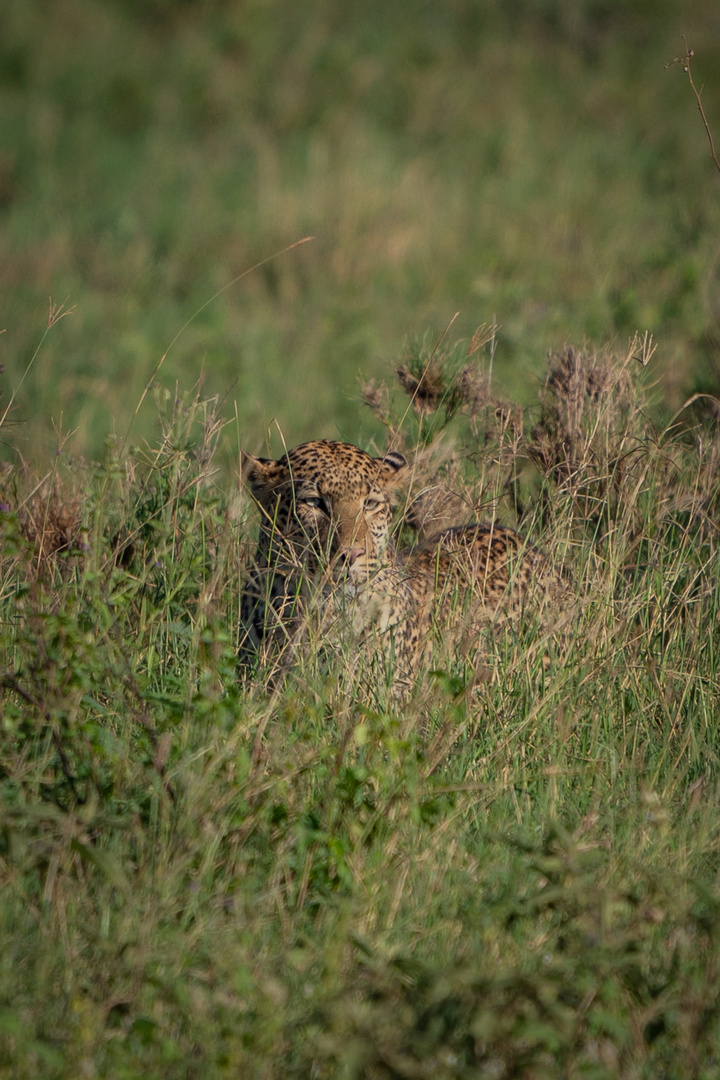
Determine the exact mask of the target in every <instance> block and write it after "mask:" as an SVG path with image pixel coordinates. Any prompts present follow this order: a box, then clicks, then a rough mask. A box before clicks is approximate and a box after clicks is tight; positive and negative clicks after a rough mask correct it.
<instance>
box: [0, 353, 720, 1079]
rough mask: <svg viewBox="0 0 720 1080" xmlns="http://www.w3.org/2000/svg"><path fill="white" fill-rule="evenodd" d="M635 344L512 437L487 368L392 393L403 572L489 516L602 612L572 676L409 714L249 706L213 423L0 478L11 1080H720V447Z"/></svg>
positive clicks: (310, 705)
mask: <svg viewBox="0 0 720 1080" xmlns="http://www.w3.org/2000/svg"><path fill="white" fill-rule="evenodd" d="M638 344H639V343H638V342H635V343H633V345H632V347H631V348H629V349H628V350H627V351H622V352H621V353H620V354H619V355H614V354H613V352H612V351H600V352H594V351H592V350H584V351H583V350H571V349H567V350H565V351H564V352H562V353H561V354H559V355H557V356H554V357H551V359H550V362H549V365H548V376H547V380H546V382H545V384H544V388H543V389H542V393H541V400H539V401H538V402H537V403H536V405H535V406H534V407H533V408H529V409H526V410H525V411H524V412H523V410H522V409H521V408H520V406H518V405H517V404H516V403H514V402H512V401H508V400H501V399H500V398H499V397H498V395H496V393H495V388H494V384H493V381H492V379H491V378H490V372H489V364H490V356H491V354H492V355H493V360H492V362H493V365H497V363H498V357H499V354H500V353H501V348H502V346H498V348H497V350H496V351H495V352H494V353H493V349H494V342H493V339H492V338H491V339H490V341H488V342H486V343H485V345H484V346H480V348H478V349H477V350H476V351H474V352H472V353H471V355H470V356H468V355H467V354H468V352H469V351H470V350H468V345H467V343H463V344H460V345H458V346H457V347H454V346H450V345H447V339H446V342H445V345H442V344H441V346H440V348H436V347H435V346H436V342H434V341H431V342H430V343H429V344H428V345H426V346H424V347H421V348H420V349H419V351H418V352H417V355H416V356H415V357H414V358H413V357H407V356H404V357H402V363H399V364H398V366H399V367H400V368H401V369H402V383H403V385H402V386H401V385H400V384H397V386H396V387H393V386H391V385H387V384H383V385H378V384H376V385H375V387H374V388H373V392H372V393H370V392H369V391H366V397H369V399H370V400H371V402H372V403H373V404H374V406H375V407H376V408H377V409H379V410H380V411H381V413H382V417H380V418H379V420H378V424H379V425H380V424H382V423H385V424H386V425H389V426H390V427H391V428H392V431H393V436H394V437H395V439H396V441H397V439H403V440H404V445H403V449H404V450H405V451H406V452H408V453H412V455H413V460H414V462H415V466H416V478H415V486H414V488H413V489H411V490H410V492H409V493H408V500H407V505H406V506H405V508H404V510H403V512H402V522H401V526H402V528H403V529H405V530H406V533H407V536H408V537H410V536H411V535H412V533H413V531H417V530H418V529H420V530H422V528H423V521H424V520H425V519H424V518H423V515H422V513H421V510H422V508H423V505H424V506H425V508H426V509H427V505H428V502H427V498H428V493H430V494H431V495H432V498H433V499H434V500H435V503H434V505H436V506H441V505H445V506H446V508H447V505H448V503H447V500H450V503H451V506H452V507H454V508H455V509H453V510H452V512H453V513H457V514H460V510H459V509H458V507H460V506H464V507H465V509H466V511H467V513H468V516H471V515H475V514H479V515H481V516H482V515H484V516H490V515H492V514H495V513H497V515H498V516H499V518H500V519H501V520H503V521H505V522H506V523H508V524H516V525H518V526H520V527H521V528H522V529H523V530H524V531H525V532H526V533H527V534H528V535H529V537H530V538H531V540H532V541H533V542H536V543H540V544H542V545H543V547H544V549H545V550H546V552H547V553H548V555H549V556H550V557H556V558H557V559H558V561H559V562H561V563H562V565H563V566H564V567H566V568H567V570H568V571H569V572H571V574H572V577H573V581H574V583H575V585H574V587H575V590H576V600H577V603H576V610H575V612H574V620H573V623H572V633H570V634H568V635H567V640H565V641H564V642H563V643H562V647H561V648H558V650H557V652H556V653H555V654H554V655H553V656H552V657H551V664H550V666H549V667H548V668H546V667H545V666H544V665H543V664H542V663H539V662H538V657H539V656H540V655H541V654H542V653H543V652H544V651H545V650H546V649H547V643H545V642H543V643H542V645H541V647H538V643H537V638H536V635H537V634H538V632H539V631H538V629H537V628H533V627H531V626H530V625H528V626H527V627H525V628H521V630H520V632H519V633H517V634H515V635H511V634H507V635H498V636H497V637H496V639H495V640H490V641H488V643H487V650H488V656H487V672H486V673H485V674H484V676H483V678H481V679H479V680H478V679H475V680H473V679H472V678H471V674H472V673H471V672H469V671H467V670H466V669H459V668H458V667H457V666H456V667H453V666H452V665H451V664H450V663H448V665H447V666H446V667H443V666H442V665H438V667H437V669H436V671H435V673H434V674H431V673H429V672H425V673H423V677H422V679H420V680H419V682H418V686H417V688H416V690H415V691H414V692H413V694H412V695H411V697H410V700H409V701H407V702H406V703H405V704H403V705H400V704H399V703H398V702H397V700H396V699H394V698H393V697H392V695H386V694H384V693H383V692H382V691H381V689H380V690H378V691H376V692H374V693H370V694H368V693H366V692H364V691H363V690H362V689H361V688H358V686H357V685H354V684H353V683H352V682H347V681H343V680H342V679H341V678H339V676H338V672H337V671H334V670H331V671H329V672H328V671H326V672H325V673H324V674H323V672H322V670H320V671H318V669H317V668H315V667H313V666H312V664H311V663H310V660H311V658H310V659H308V660H307V662H305V661H304V660H303V658H302V656H299V657H298V662H297V665H296V668H295V669H294V671H293V672H292V673H291V674H290V676H289V678H288V680H287V682H286V683H285V684H284V685H280V686H276V687H275V689H274V690H273V691H272V692H268V691H267V690H266V689H265V687H264V686H263V684H262V683H261V682H255V683H253V682H247V681H246V682H242V681H240V680H239V679H238V677H237V672H236V648H237V640H238V619H239V597H240V594H241V589H242V582H243V577H244V574H245V572H246V568H247V567H248V565H249V562H250V559H251V555H252V550H253V536H254V531H255V522H254V519H253V514H252V508H251V507H250V506H249V504H248V499H247V498H246V496H245V494H244V493H243V492H242V491H241V490H240V489H239V488H238V487H237V486H236V484H235V482H234V481H233V480H232V479H231V478H230V477H229V476H228V474H227V473H226V472H224V471H222V470H221V469H219V468H218V464H217V460H218V459H217V454H218V443H219V440H220V437H221V432H222V428H223V424H224V422H225V421H224V418H223V416H222V413H221V412H220V411H219V410H218V403H217V401H215V400H213V399H211V398H208V397H207V396H205V395H204V394H203V393H195V394H191V395H180V394H178V393H177V392H170V391H168V390H163V389H158V390H157V391H156V395H155V402H156V413H157V417H158V424H159V427H160V431H161V435H160V437H159V438H158V440H157V441H156V442H155V443H153V444H146V445H145V446H144V448H141V449H133V450H125V451H121V448H120V446H119V445H117V444H116V445H115V446H114V447H113V446H109V447H108V450H107V452H106V454H105V456H104V458H103V460H102V461H101V462H99V463H97V464H89V463H87V462H83V461H79V460H73V459H72V458H69V457H68V456H67V454H65V453H63V454H61V455H60V456H59V457H56V458H55V460H54V462H53V467H52V469H51V470H49V471H48V473H47V474H46V475H43V476H36V475H34V474H32V473H31V472H30V471H28V470H23V469H21V468H19V467H17V468H15V469H13V470H10V471H7V472H6V473H5V474H4V475H3V480H2V492H1V493H0V502H2V505H3V507H5V509H3V511H2V530H3V543H2V556H1V563H0V575H1V576H0V611H1V615H0V620H1V621H0V679H1V681H2V692H3V699H2V734H1V736H0V799H1V800H2V813H1V814H0V883H1V885H2V888H1V889H0V913H1V915H0V933H1V935H2V947H1V948H0V966H1V968H2V970H1V972H0V1069H1V1070H2V1073H3V1075H5V1074H6V1075H8V1076H31V1075H32V1076H33V1077H38V1076H41V1077H44V1076H47V1077H61V1076H70V1075H72V1076H77V1075H89V1076H92V1075H98V1076H124V1077H134V1076H138V1077H140V1076H143V1077H146V1076H149V1075H162V1076H164V1077H174V1076H178V1077H180V1076H182V1077H187V1076H192V1075H198V1076H203V1077H207V1076H211V1077H213V1076H226V1075H227V1076H229V1075H242V1076H248V1077H254V1076H256V1077H263V1078H266V1077H278V1078H280V1077H282V1078H285V1077H289V1076H297V1077H307V1076H317V1077H324V1076H327V1077H330V1076H356V1077H363V1078H368V1080H371V1078H372V1080H376V1078H380V1077H408V1078H409V1077H429V1076H432V1077H434V1078H435V1077H448V1078H450V1077H453V1078H455V1077H458V1078H459V1077H468V1076H497V1077H502V1076H538V1077H539V1076H556V1075H567V1076H580V1075H583V1076H594V1077H616V1076H645V1077H657V1076H668V1077H671V1076H672V1077H684V1076H708V1077H709V1076H712V1075H713V1074H714V1071H715V1069H716V1064H717V1059H718V1053H719V1050H720V1048H719V1047H718V1035H719V1029H718V1019H717V1009H718V1006H717V980H718V955H717V953H716V949H717V941H718V927H719V925H720V923H719V921H718V920H719V919H720V905H719V901H718V885H717V875H718V856H717V852H718V827H719V825H720V817H719V816H718V811H717V805H718V794H719V792H718V777H719V775H720V770H719V765H720V761H719V759H718V734H717V716H718V710H719V706H720V701H719V700H718V699H719V693H720V683H719V682H718V666H717V653H718V641H717V612H718V607H719V604H720V597H719V595H718V580H720V575H718V542H717V527H716V525H715V521H716V519H717V514H718V479H717V477H718V468H717V464H718V455H719V454H720V442H719V441H718V435H717V430H716V426H715V424H714V422H713V421H712V420H709V419H707V418H706V417H704V416H702V415H701V414H697V415H695V416H692V417H691V415H690V410H686V411H685V412H684V413H683V414H682V415H681V416H680V417H678V418H677V419H676V421H675V422H674V423H673V424H671V425H670V426H668V427H667V428H657V427H655V426H654V424H653V422H652V420H651V419H650V410H649V407H648V402H649V396H651V395H652V393H653V390H652V388H651V389H647V385H648V377H647V373H648V372H649V374H650V379H652V374H653V364H654V360H653V359H650V362H649V363H648V365H647V368H643V366H642V364H640V363H638V361H637V359H636V356H637V355H639V356H640V357H641V358H644V359H647V358H648V350H647V349H646V350H645V352H643V351H642V349H640V352H638V349H637V348H636V346H638ZM413 373H414V374H413ZM471 375H472V376H473V378H472V379H471V378H470V376H471ZM423 377H426V379H427V384H426V389H427V391H428V392H427V393H426V394H425V395H424V397H423V405H422V407H417V408H414V407H412V406H411V407H410V409H409V411H408V404H409V398H408V397H407V393H408V387H410V393H411V394H413V393H414V394H415V397H414V400H415V402H416V403H417V401H418V394H417V393H415V391H416V390H417V385H416V384H414V383H413V381H412V380H413V378H415V380H416V382H417V381H418V380H420V381H421V380H422V378H423ZM478 388H480V389H482V393H481V392H480V389H478ZM430 390H432V393H430ZM401 421H402V422H401ZM418 499H420V503H419V508H418ZM423 499H425V500H426V501H425V503H423V501H422V500H423ZM452 500H455V502H454V503H453V502H452Z"/></svg>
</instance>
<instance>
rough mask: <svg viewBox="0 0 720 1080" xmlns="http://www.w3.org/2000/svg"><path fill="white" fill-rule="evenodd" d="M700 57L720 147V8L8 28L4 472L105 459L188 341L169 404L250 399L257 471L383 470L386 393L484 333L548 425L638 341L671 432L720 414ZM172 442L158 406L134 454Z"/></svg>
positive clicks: (3, 120)
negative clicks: (583, 371)
mask: <svg viewBox="0 0 720 1080" xmlns="http://www.w3.org/2000/svg"><path fill="white" fill-rule="evenodd" d="M683 34H684V35H685V36H686V38H687V42H688V44H689V46H691V47H692V48H693V49H694V50H695V54H696V55H695V58H694V60H693V62H692V73H693V77H694V79H695V81H696V83H697V84H698V86H701V85H704V93H703V103H704V107H705V110H706V113H707V116H708V120H709V122H710V124H711V127H712V128H713V131H714V134H715V137H716V140H717V142H718V143H719V144H720V7H718V4H717V3H716V2H715V0H684V2H683V3H677V2H675V0H302V3H298V0H53V2H52V3H48V2H47V0H3V3H2V5H0V282H1V285H2V287H1V289H0V302H1V309H0V330H2V334H0V362H1V363H2V365H3V371H2V374H1V375H0V393H1V395H2V396H1V397H0V410H1V409H2V408H4V407H5V406H6V405H7V404H8V402H9V401H10V399H11V396H12V395H13V393H15V395H16V396H15V399H14V402H13V408H12V412H11V414H10V418H11V419H12V421H13V423H12V427H7V426H5V428H4V430H3V435H4V436H7V437H6V438H5V444H4V446H3V448H2V450H1V451H0V453H2V455H3V456H4V458H5V460H16V459H17V455H18V454H20V455H22V457H23V458H24V459H25V460H27V461H29V462H31V463H38V464H40V463H41V462H42V461H43V460H46V459H47V456H48V454H52V453H53V452H55V450H56V446H57V442H58V438H60V440H61V441H62V440H63V439H64V438H65V436H67V441H66V442H64V443H63V446H64V453H71V454H74V455H86V456H88V457H91V458H92V457H94V456H98V455H100V454H101V453H102V449H103V444H104V443H105V441H106V440H107V439H108V437H110V436H112V435H113V433H115V434H116V435H117V436H119V437H120V438H121V439H122V438H124V437H125V435H126V433H127V430H128V427H129V425H130V421H131V418H132V416H133V413H134V411H135V409H136V406H137V405H138V402H139V401H140V398H141V395H142V392H143V389H144V387H145V385H146V383H147V382H148V380H149V379H150V378H151V376H152V374H153V371H154V369H155V368H156V365H157V364H158V362H159V361H160V359H161V357H162V356H163V355H164V353H165V352H166V351H167V350H168V347H169V346H170V345H171V343H173V342H174V344H172V348H171V349H170V351H169V353H168V355H167V359H166V360H165V361H164V363H163V365H162V368H161V370H160V372H159V375H158V380H159V382H161V383H162V384H163V386H165V387H167V388H168V389H169V390H170V391H171V393H172V394H174V393H175V391H176V387H177V388H178V389H179V391H180V392H185V391H191V390H192V388H193V387H194V386H195V385H196V384H198V382H201V383H202V392H203V394H207V395H213V394H219V395H221V397H222V399H223V406H222V410H223V413H224V415H226V416H227V418H228V421H231V423H229V425H228V429H227V432H226V444H227V445H226V451H225V452H226V454H227V459H228V461H230V460H232V458H233V457H234V455H235V454H236V453H237V449H238V445H242V446H244V447H245V448H247V449H249V450H252V451H255V452H258V451H259V452H264V451H267V450H272V451H273V452H274V451H277V450H278V448H279V446H280V441H279V434H278V431H279V430H281V431H282V433H283V435H284V437H285V438H286V440H287V442H288V443H289V444H294V443H297V442H300V441H301V440H303V439H305V438H308V437H321V436H323V437H330V438H333V437H341V438H345V439H348V440H351V441H367V440H368V439H369V438H372V437H373V435H375V434H377V435H379V434H380V433H379V429H377V428H375V427H374V425H375V421H374V419H373V417H372V415H371V414H370V411H369V410H368V409H367V408H366V407H364V406H363V405H362V404H361V402H360V395H359V386H360V384H361V382H362V380H364V379H367V378H371V377H375V378H377V377H381V378H382V377H384V376H387V375H388V373H389V372H391V371H392V368H393V366H394V364H395V363H396V362H401V361H402V360H403V358H404V356H405V355H406V354H407V353H408V352H409V351H411V350H412V348H413V347H414V345H415V344H416V343H417V342H418V341H419V340H421V339H423V338H424V337H428V336H429V338H431V339H432V338H433V337H435V338H437V337H439V336H440V335H441V334H442V332H443V329H444V328H445V327H446V326H447V324H448V322H449V321H450V320H451V319H452V317H453V315H454V314H455V313H456V312H458V311H459V312H460V315H459V317H458V319H457V321H456V322H455V324H454V325H453V327H452V330H451V332H450V333H451V337H452V340H456V339H457V338H458V337H463V336H466V335H468V336H469V335H470V334H472V331H473V330H474V328H475V327H476V326H477V325H478V324H479V323H481V322H490V321H491V320H492V319H493V318H494V319H496V320H497V322H498V324H499V325H500V330H499V332H498V336H497V342H496V344H497V348H496V352H495V356H494V361H493V379H494V384H495V386H496V388H497V389H498V391H501V392H505V393H507V394H510V395H513V396H515V397H517V398H519V399H521V400H530V399H532V398H533V397H534V396H535V394H536V389H537V384H538V380H539V378H540V377H541V373H542V371H543V369H544V366H545V357H546V354H547V351H548V350H551V349H559V348H561V347H562V346H563V345H564V344H565V343H568V342H571V343H573V344H575V345H582V344H583V342H586V341H587V342H590V343H595V344H605V343H606V342H608V341H613V340H615V341H618V342H619V345H620V346H621V347H623V348H624V347H625V345H626V342H627V339H628V338H629V337H630V336H632V334H633V332H634V331H636V330H640V331H645V330H648V331H651V332H652V333H653V334H654V336H655V338H656V340H657V341H658V344H659V347H658V351H657V354H656V356H655V358H654V359H653V362H652V371H651V373H650V374H651V378H652V379H653V380H654V381H655V382H656V383H657V387H656V391H655V394H656V400H657V405H658V409H659V410H662V411H665V412H666V413H667V414H670V413H671V412H672V411H673V410H674V409H675V408H677V407H678V406H679V405H680V404H682V402H683V401H684V400H685V398H686V397H687V396H688V395H689V394H691V393H693V392H695V391H698V390H706V391H709V392H711V393H713V392H717V391H718V390H720V297H719V296H718V278H719V276H720V271H719V269H718V255H719V253H720V174H718V172H717V170H716V168H715V166H714V165H713V162H712V159H711V156H710V151H709V146H708V141H707V137H706V134H705V131H704V129H703V126H702V120H701V117H700V115H699V113H698V110H697V107H696V102H695V98H694V96H693V94H692V91H691V88H690V85H689V82H688V78H687V75H686V74H685V73H684V72H683V69H682V66H681V65H680V64H675V65H672V66H671V67H669V68H666V67H665V65H666V64H667V63H668V61H671V60H672V59H673V58H674V57H677V56H680V55H682V53H683V49H684V46H683V39H682V35H683ZM310 234H312V235H313V236H314V237H315V239H314V241H313V242H312V243H308V244H305V245H303V246H301V247H298V248H295V249H294V250H292V251H289V252H287V253H286V254H284V255H282V256H279V257H277V258H275V259H271V260H270V261H267V262H265V263H264V265H263V266H262V267H261V268H259V269H257V270H255V271H254V272H253V273H251V274H249V275H248V276H246V277H245V278H243V280H241V281H239V282H237V283H236V284H234V285H232V286H231V287H230V288H228V289H226V290H225V291H224V292H222V294H221V295H220V296H217V297H216V298H215V299H214V300H213V301H212V302H211V303H210V304H208V305H207V306H206V307H204V308H203V310H202V311H200V313H199V314H198V315H197V317H196V318H194V319H193V316H194V315H195V313H196V312H198V309H200V308H201V307H202V305H204V304H205V303H206V301H208V300H210V298H211V297H213V295H214V294H215V293H217V292H218V291H219V290H222V289H224V287H225V286H226V285H228V283H229V282H231V281H232V280H233V279H234V278H236V277H237V276H238V275H240V274H242V273H243V272H244V271H246V270H248V269H249V268H250V267H252V266H253V265H254V264H256V263H259V262H261V261H262V260H267V259H268V257H269V256H272V255H273V253H275V252H277V251H279V250H281V249H283V248H285V247H286V246H288V245H290V244H293V243H294V242H295V241H298V240H300V239H301V238H302V237H305V236H307V235H310ZM49 298H52V301H53V302H54V303H56V304H59V303H65V305H66V308H71V309H72V313H71V314H70V315H69V316H68V317H67V318H64V319H61V320H60V321H59V322H57V323H56V324H55V325H54V326H52V327H51V329H50V330H49V331H48V333H47V335H46V337H45V339H44V340H42V341H41V339H42V338H43V333H44V332H45V329H46V324H47V317H48V308H49ZM191 319H192V321H191V322H190V325H189V326H187V327H186V328H185V329H184V330H183V332H182V333H180V335H179V337H177V335H178V333H179V331H181V330H182V328H183V327H184V326H185V324H186V323H188V320H191ZM176 338H177V340H175V339H176ZM39 344H40V348H39V349H38V345H39ZM157 424H158V420H157V410H156V408H154V407H153V403H152V400H151V396H149V398H148V400H146V401H145V402H144V404H143V406H142V408H141V409H140V410H139V412H138V416H137V418H136V420H135V421H134V424H133V427H132V434H131V438H132V440H134V441H135V440H139V439H141V438H145V437H147V438H150V437H153V435H154V434H156V433H157ZM59 433H61V434H59Z"/></svg>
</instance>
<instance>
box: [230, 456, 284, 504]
mask: <svg viewBox="0 0 720 1080" xmlns="http://www.w3.org/2000/svg"><path fill="white" fill-rule="evenodd" d="M286 468H287V466H286V465H285V462H283V461H273V460H272V458H262V457H260V458H258V457H253V455H252V454H248V453H246V451H245V450H241V451H240V472H241V473H242V478H243V481H244V483H246V484H247V486H248V487H249V488H250V490H251V491H252V493H253V495H254V496H255V498H256V499H259V498H261V496H262V495H268V494H269V493H270V492H271V491H272V490H273V488H274V487H275V485H276V484H277V482H278V480H279V479H280V478H281V477H282V475H283V473H284V472H285V471H286Z"/></svg>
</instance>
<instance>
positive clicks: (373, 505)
mask: <svg viewBox="0 0 720 1080" xmlns="http://www.w3.org/2000/svg"><path fill="white" fill-rule="evenodd" d="M381 505H382V504H381V502H380V500H379V499H366V500H365V503H364V506H365V509H366V510H370V511H371V512H372V511H373V510H378V509H379V508H380V506H381Z"/></svg>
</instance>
